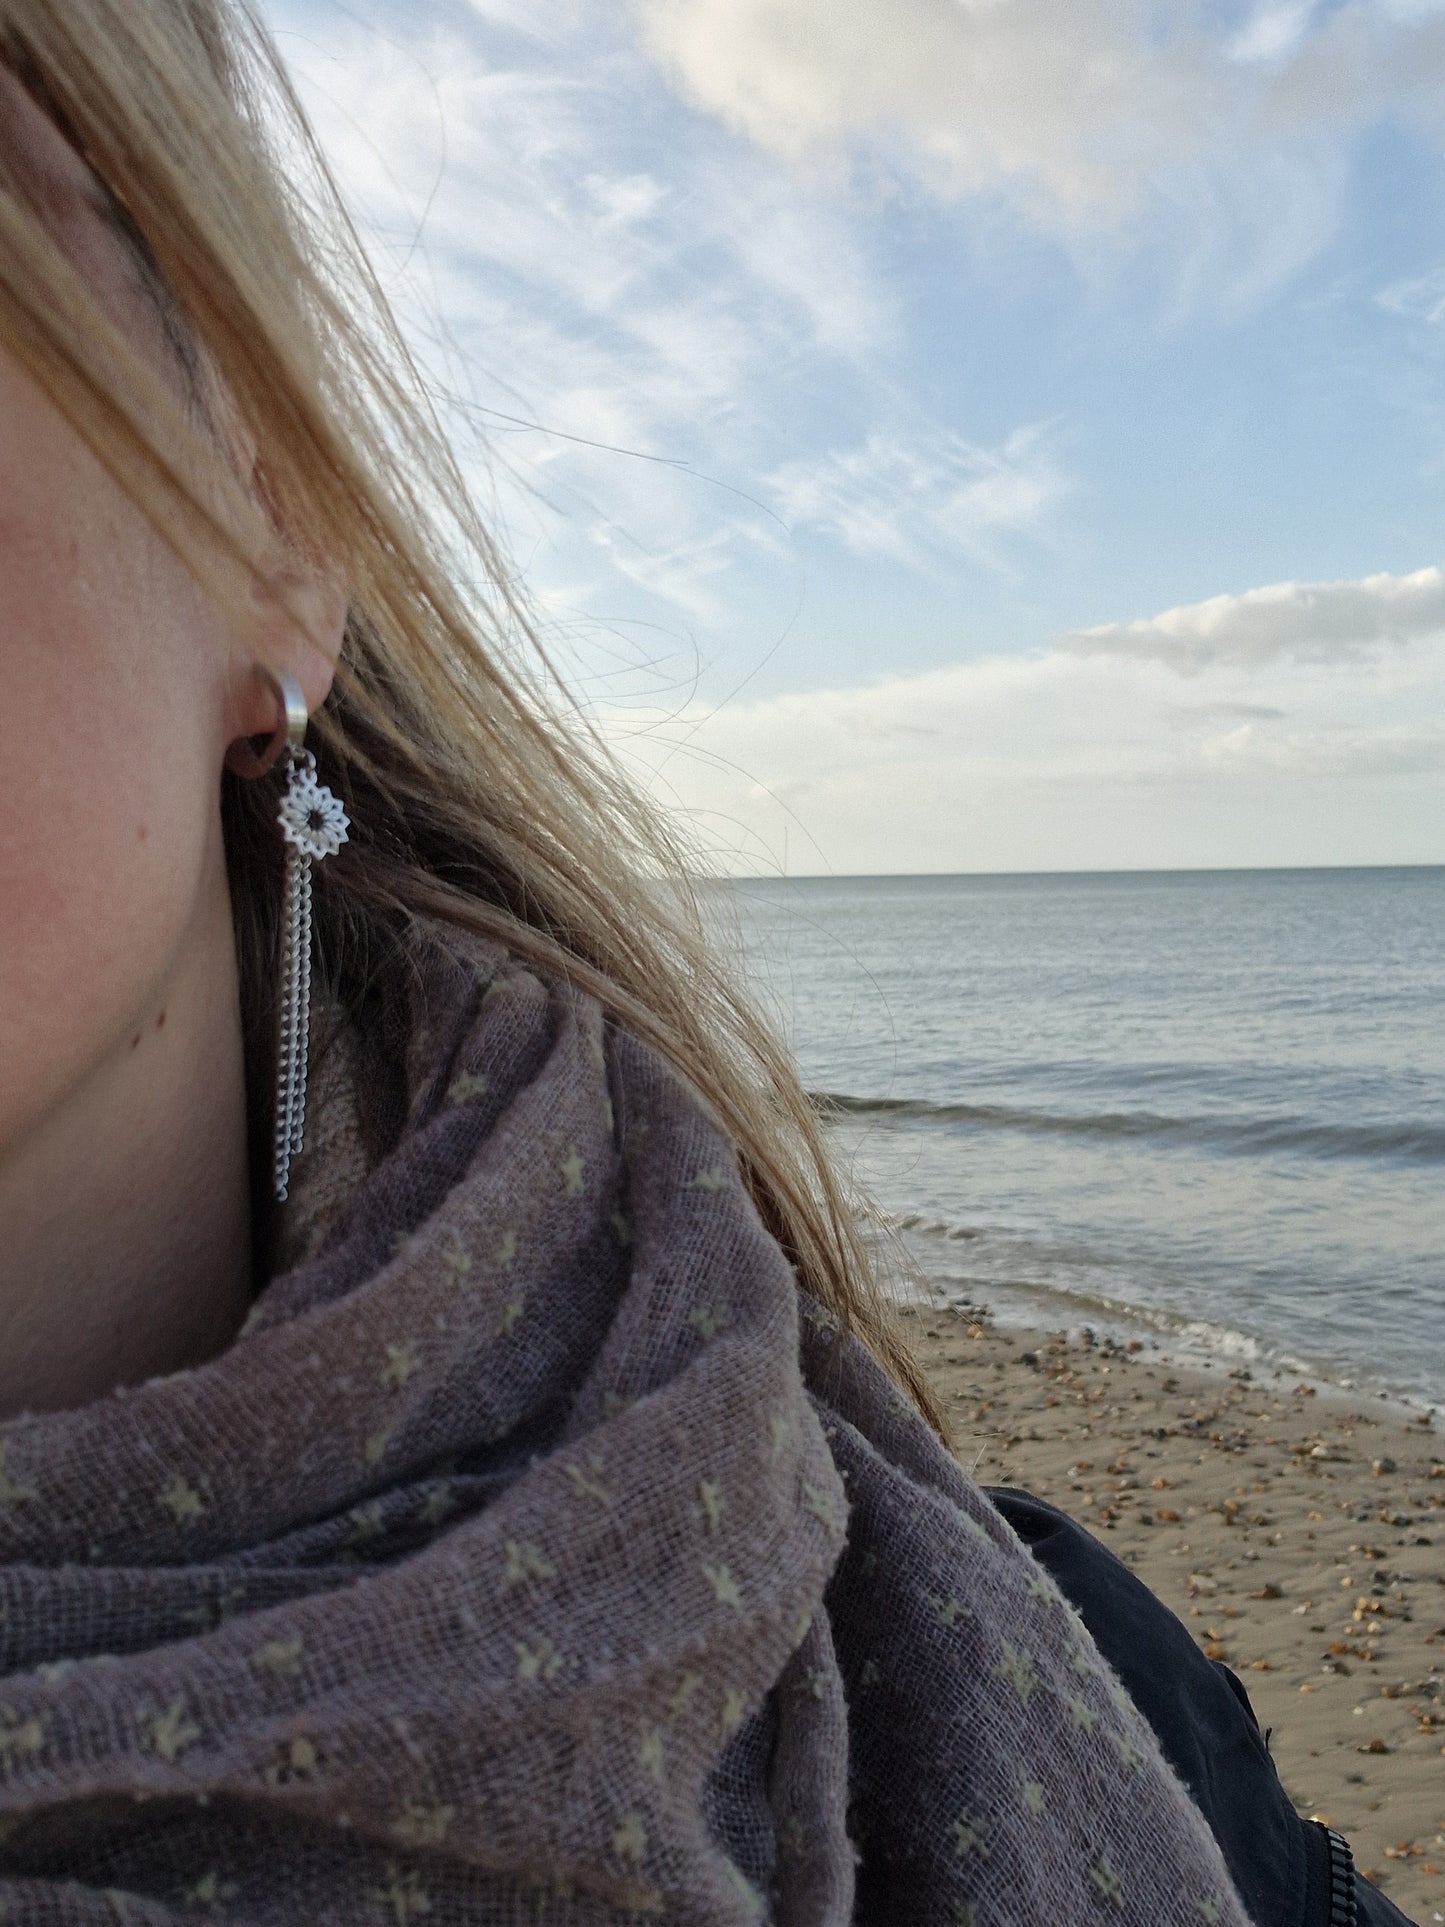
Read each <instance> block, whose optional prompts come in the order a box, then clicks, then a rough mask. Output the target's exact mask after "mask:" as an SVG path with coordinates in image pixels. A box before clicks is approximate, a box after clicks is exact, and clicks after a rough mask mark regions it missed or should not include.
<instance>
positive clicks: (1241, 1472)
mask: <svg viewBox="0 0 1445 1927" xmlns="http://www.w3.org/2000/svg"><path fill="white" fill-rule="evenodd" d="M907 1323H908V1327H909V1329H910V1333H911V1335H912V1336H913V1338H914V1340H915V1342H916V1343H917V1345H918V1349H919V1352H920V1354H921V1356H922V1357H923V1359H924V1361H925V1363H926V1365H927V1367H928V1369H929V1372H930V1374H931V1376H932V1378H933V1380H934V1383H935V1384H936V1385H937V1386H938V1388H939V1390H940V1391H941V1393H942V1394H943V1396H944V1398H945V1400H946V1402H947V1407H948V1411H949V1416H950V1419H951V1421H952V1424H953V1427H954V1431H955V1436H956V1440H957V1445H958V1451H959V1457H960V1458H961V1459H962V1461H963V1463H964V1464H965V1465H966V1466H967V1467H968V1468H969V1470H970V1471H972V1472H973V1474H974V1476H975V1477H976V1478H977V1479H979V1481H980V1482H981V1483H984V1484H990V1485H1021V1486H1025V1487H1027V1488H1028V1489H1029V1490H1030V1491H1033V1492H1037V1493H1038V1494H1040V1496H1042V1497H1044V1498H1047V1499H1050V1500H1051V1501H1052V1502H1053V1503H1054V1504H1055V1505H1057V1506H1059V1507H1061V1508H1062V1509H1063V1510H1064V1511H1066V1512H1068V1513H1070V1514H1071V1515H1072V1516H1073V1517H1074V1518H1075V1519H1077V1520H1079V1522H1080V1523H1081V1524H1083V1525H1085V1526H1087V1527H1088V1528H1089V1530H1090V1531H1091V1532H1094V1533H1096V1534H1097V1535H1098V1536H1099V1537H1100V1538H1101V1539H1102V1540H1103V1541H1104V1543H1105V1544H1106V1545H1107V1546H1108V1547H1109V1548H1110V1549H1111V1550H1112V1551H1113V1552H1115V1553H1117V1554H1118V1555H1119V1557H1120V1558H1122V1559H1124V1560H1125V1561H1127V1563H1128V1564H1129V1565H1130V1566H1132V1567H1133V1569H1134V1570H1135V1571H1136V1572H1137V1573H1138V1574H1139V1576H1140V1578H1141V1579H1143V1580H1144V1581H1145V1583H1146V1584H1147V1585H1149V1586H1150V1587H1152V1588H1153V1590H1154V1591H1155V1592H1156V1593H1157V1594H1158V1595H1159V1597H1160V1598H1161V1599H1162V1600H1164V1602H1165V1603H1166V1604H1167V1605H1168V1606H1169V1607H1170V1608H1172V1610H1173V1611H1174V1612H1176V1613H1177V1614H1178V1615H1179V1616H1180V1618H1181V1619H1182V1620H1183V1621H1184V1624H1185V1625H1186V1626H1188V1627H1189V1629H1190V1630H1191V1632H1193V1633H1194V1634H1195V1636H1196V1637H1197V1638H1198V1640H1199V1642H1200V1644H1201V1646H1202V1647H1203V1648H1204V1650H1205V1651H1206V1652H1207V1653H1208V1654H1209V1655H1210V1656H1211V1657H1212V1658H1217V1659H1223V1660H1225V1661H1227V1662H1228V1664H1229V1665H1230V1666H1232V1667H1233V1668H1234V1670H1235V1671H1236V1672H1237V1673H1238V1674H1239V1676H1240V1678H1241V1679H1242V1680H1243V1681H1244V1683H1245V1685H1246V1687H1247V1688H1248V1690H1249V1695H1250V1699H1251V1701H1252V1702H1253V1705H1254V1709H1255V1712H1256V1714H1257V1715H1258V1718H1259V1722H1260V1724H1261V1726H1263V1727H1268V1728H1271V1729H1272V1734H1271V1739H1270V1748H1271V1751H1272V1753H1273V1755H1274V1759H1275V1762H1276V1764H1277V1766H1278V1768H1279V1773H1280V1778H1281V1779H1282V1780H1283V1782H1284V1785H1285V1787H1286V1788H1287V1790H1288V1792H1289V1794H1290V1796H1291V1798H1292V1799H1293V1800H1294V1801H1295V1804H1296V1806H1297V1807H1298V1808H1299V1809H1300V1811H1301V1812H1304V1813H1309V1814H1313V1815H1316V1816H1318V1817H1319V1818H1321V1819H1324V1820H1327V1821H1328V1822H1329V1823H1330V1825H1332V1826H1335V1827H1338V1828H1339V1830H1340V1831H1341V1832H1342V1833H1343V1834H1345V1836H1346V1837H1347V1838H1348V1839H1349V1841H1350V1843H1351V1845H1352V1846H1353V1848H1354V1850H1355V1857H1356V1860H1357V1862H1358V1863H1359V1865H1360V1866H1361V1867H1362V1868H1364V1869H1365V1871H1366V1872H1368V1874H1369V1876H1370V1878H1371V1879H1372V1880H1374V1881H1376V1882H1377V1883H1378V1885H1380V1886H1381V1887H1382V1888H1384V1890H1385V1891H1386V1892H1387V1893H1388V1894H1389V1895H1390V1897H1391V1898H1392V1899H1393V1900H1394V1902H1395V1904H1396V1905H1397V1906H1398V1907H1400V1908H1401V1909H1402V1910H1403V1911H1404V1912H1405V1913H1406V1914H1407V1915H1408V1916H1409V1917H1410V1918H1411V1919H1412V1920H1415V1921H1419V1922H1424V1923H1429V1924H1430V1927H1433V1924H1434V1923H1435V1922H1437V1921H1442V1920H1445V1437H1442V1433H1445V1424H1442V1422H1441V1420H1440V1418H1439V1417H1438V1416H1437V1418H1436V1420H1435V1422H1434V1423H1429V1424H1427V1423H1421V1422H1419V1420H1418V1418H1415V1417H1412V1416H1411V1415H1410V1414H1408V1413H1406V1412H1404V1411H1402V1410H1400V1409H1399V1408H1397V1407H1393V1406H1388V1405H1386V1404H1384V1403H1383V1402H1380V1401H1375V1400H1371V1399H1369V1398H1368V1397H1364V1396H1361V1395H1359V1394H1351V1393H1344V1392H1339V1391H1337V1390H1331V1389H1328V1388H1325V1387H1315V1386H1311V1385H1307V1384H1305V1383H1302V1382H1301V1381H1299V1380H1297V1379H1293V1378H1290V1377H1288V1376H1278V1377H1276V1376H1275V1375H1274V1374H1273V1373H1261V1374H1260V1375H1259V1376H1257V1377H1255V1376H1251V1374H1250V1372H1249V1371H1248V1370H1245V1369H1243V1368H1241V1369H1239V1370H1236V1371H1234V1372H1226V1371H1225V1370H1224V1369H1222V1368H1221V1369H1219V1370H1218V1371H1215V1370H1208V1369H1202V1368H1200V1367H1199V1366H1198V1365H1197V1364H1193V1365H1181V1364H1179V1363H1177V1362H1173V1361H1172V1360H1171V1359H1170V1357H1169V1355H1168V1354H1167V1352H1166V1351H1165V1350H1164V1349H1162V1348H1160V1349H1154V1348H1152V1346H1150V1345H1149V1344H1148V1343H1147V1342H1146V1343H1144V1344H1142V1345H1141V1344H1140V1343H1139V1341H1130V1344H1129V1345H1128V1346H1126V1345H1124V1344H1123V1343H1121V1342H1119V1341H1115V1340H1098V1341H1092V1342H1091V1335H1090V1334H1087V1333H1085V1334H1081V1333H1080V1332H1079V1331H1078V1330H1077V1329H1075V1330H1073V1331H1071V1332H1069V1333H1068V1334H1067V1335H1065V1334H1063V1333H1051V1332H1039V1331H1024V1330H1020V1329H1017V1328H1014V1327H1004V1328H995V1326H994V1325H993V1323H992V1321H991V1320H990V1319H989V1317H988V1315H987V1312H986V1311H983V1310H978V1311H969V1310H964V1311H960V1312H954V1311H945V1310H936V1309H933V1308H931V1307H930V1308H928V1309H926V1310H923V1311H919V1312H916V1313H910V1314H908V1317H907Z"/></svg>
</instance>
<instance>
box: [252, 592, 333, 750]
mask: <svg viewBox="0 0 1445 1927" xmlns="http://www.w3.org/2000/svg"><path fill="white" fill-rule="evenodd" d="M258 594H259V599H260V600H262V601H263V603H264V605H265V610H266V613H265V615H264V616H263V619H262V625H261V628H262V638H261V640H260V642H259V646H258V647H257V648H256V649H255V656H256V657H258V658H259V659H261V660H262V661H264V662H265V663H267V664H268V666H269V667H271V668H272V669H278V670H286V671H287V672H288V673H289V674H291V675H292V676H294V677H295V678H296V681H297V682H298V683H299V684H300V685H301V692H302V694H303V696H304V697H305V699H306V713H307V714H308V715H314V714H315V712H316V711H317V710H318V709H320V707H321V705H322V704H323V703H324V702H325V701H326V698H327V696H328V695H329V694H330V691H331V685H332V682H333V681H334V680H335V676H336V665H337V662H338V661H339V660H340V657H341V645H342V641H343V639H344V637H345V634H346V618H347V614H348V610H349V606H350V605H349V601H348V597H347V594H346V583H345V581H344V580H343V578H342V575H341V571H340V570H339V569H336V568H332V567H329V566H326V565H322V564H315V565H308V564H300V563H298V562H297V561H296V560H295V559H294V557H293V558H292V560H291V562H290V564H289V566H288V567H287V568H286V569H285V570H284V571H283V573H282V574H280V575H279V576H276V577H273V578H272V580H271V581H270V582H269V583H268V584H267V585H266V586H265V588H264V589H263V590H261V591H259V592H258ZM251 667H252V659H251V652H249V651H248V652H247V656H246V658H244V659H240V660H238V661H237V664H236V673H235V674H234V675H233V677H232V693H231V705H230V714H229V716H228V718H227V729H226V734H227V740H228V741H233V740H234V739H235V738H236V737H237V736H262V735H269V734H270V732H271V731H272V730H273V729H274V728H275V727H276V715H275V701H274V698H273V697H272V695H271V692H270V690H269V689H268V688H267V685H266V683H265V681H264V679H263V678H261V677H260V676H256V675H252V674H250V673H249V672H250V669H251Z"/></svg>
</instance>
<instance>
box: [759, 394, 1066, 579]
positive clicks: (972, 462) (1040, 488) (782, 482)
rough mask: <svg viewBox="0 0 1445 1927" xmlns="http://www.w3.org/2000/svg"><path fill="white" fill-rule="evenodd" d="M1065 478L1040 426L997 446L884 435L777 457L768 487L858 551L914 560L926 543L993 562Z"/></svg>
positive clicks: (1044, 508)
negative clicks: (807, 454)
mask: <svg viewBox="0 0 1445 1927" xmlns="http://www.w3.org/2000/svg"><path fill="white" fill-rule="evenodd" d="M1067 486H1068V485H1067V482H1066V479H1065V477H1064V475H1063V473H1062V471H1061V469H1060V467H1059V464H1058V462H1057V460H1056V459H1055V456H1054V454H1053V451H1052V449H1051V447H1050V445H1049V442H1048V438H1047V436H1046V434H1045V432H1044V430H1043V429H1041V428H1039V427H1037V426H1035V427H1026V428H1020V429H1017V430H1016V431H1015V432H1014V433H1013V434H1012V435H1010V436H1009V438H1008V439H1007V441H1005V442H1004V443H1003V444H1002V446H1000V447H998V448H980V447H978V446H977V445H976V444H974V443H972V442H967V441H965V440H964V439H963V438H962V437H961V436H959V435H949V434H940V433H937V432H935V433H933V434H930V435H924V436H920V437H917V438H914V439H906V438H904V437H902V436H900V435H894V434H885V433H882V432H879V433H876V434H873V435H870V436H868V438H867V439H866V440H865V441H864V442H862V443H861V444H859V445H858V446H856V447H853V448H848V449H834V450H830V451H829V452H828V453H826V454H824V455H822V456H821V457H818V458H815V459H813V460H809V461H800V462H785V463H784V464H782V466H781V467H779V468H778V469H776V470H775V471H774V472H773V474H771V475H770V476H768V478H767V481H766V487H767V489H768V491H769V493H770V494H771V495H772V498H773V500H774V502H775V503H776V504H777V507H778V511H779V513H780V514H781V515H782V517H783V519H784V520H785V521H786V522H788V523H789V524H790V525H792V526H794V527H804V526H808V527H813V528H819V529H825V530H827V531H828V532H829V533H831V534H833V535H835V536H837V538H838V539H839V540H840V541H841V542H843V543H844V544H845V546H846V547H848V548H850V549H852V550H854V551H855V553H857V554H859V555H875V556H885V557H888V558H890V559H892V560H893V561H896V562H904V563H909V564H917V563H918V562H919V561H920V560H921V559H922V558H923V556H924V555H926V553H927V552H928V550H929V549H930V548H944V549H962V550H964V551H966V552H968V553H969V554H972V555H975V556H979V557H981V558H984V559H992V558H993V556H994V554H995V548H996V543H997V539H998V537H999V536H1001V535H1006V534H1010V533H1017V532H1019V531H1022V530H1028V529H1032V528H1034V527H1035V526H1036V525H1037V524H1038V523H1039V522H1040V521H1041V520H1042V519H1043V518H1044V517H1045V516H1046V515H1047V513H1048V511H1049V510H1050V509H1051V508H1052V507H1053V506H1054V505H1055V503H1057V502H1058V501H1059V500H1060V498H1061V497H1062V496H1063V495H1064V493H1065V492H1066V489H1067Z"/></svg>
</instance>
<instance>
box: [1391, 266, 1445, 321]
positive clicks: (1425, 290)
mask: <svg viewBox="0 0 1445 1927" xmlns="http://www.w3.org/2000/svg"><path fill="white" fill-rule="evenodd" d="M1375 300H1376V301H1377V302H1378V303H1379V305H1380V307H1382V308H1384V309H1385V310H1386V311H1387V312H1388V313H1390V314H1398V315H1403V316H1404V317H1405V318H1406V320H1409V321H1424V322H1426V323H1428V324H1429V325H1430V326H1431V327H1438V326H1439V324H1440V323H1441V322H1442V321H1445V268H1433V269H1432V270H1431V271H1430V273H1429V274H1422V275H1417V276H1415V277H1413V278H1412V279H1410V280H1407V281H1395V282H1392V283H1391V285H1390V286H1389V287H1388V288H1381V290H1380V292H1379V293H1378V294H1377V295H1376V296H1375Z"/></svg>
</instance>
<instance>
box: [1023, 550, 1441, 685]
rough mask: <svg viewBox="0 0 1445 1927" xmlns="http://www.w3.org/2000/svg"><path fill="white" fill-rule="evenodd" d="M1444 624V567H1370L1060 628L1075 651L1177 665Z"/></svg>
mask: <svg viewBox="0 0 1445 1927" xmlns="http://www.w3.org/2000/svg"><path fill="white" fill-rule="evenodd" d="M1442 631H1445V573H1442V571H1441V570H1440V569H1438V568H1428V569H1417V570H1416V571H1415V573H1414V574H1413V575H1371V576H1366V577H1365V578H1364V580H1363V581H1360V582H1275V583H1271V584H1270V585H1269V586H1268V587H1267V588H1261V589H1249V590H1246V591H1245V593H1244V594H1243V595H1218V596H1211V597H1210V598H1209V600H1208V601H1207V602H1192V603H1188V604H1185V605H1184V606H1183V607H1181V608H1178V609H1165V610H1164V611H1163V613H1162V614H1160V615H1157V616H1147V617H1143V618H1141V619H1139V620H1137V621H1134V622H1106V623H1101V624H1099V625H1098V626H1097V627H1095V628H1090V629H1080V630H1077V631H1075V632H1074V633H1073V634H1072V635H1066V636H1061V637H1060V638H1059V644H1058V646H1059V647H1060V648H1061V649H1063V650H1065V651H1068V652H1069V653H1071V654H1074V655H1081V656H1128V657H1133V658H1135V659H1137V660H1142V661H1150V662H1160V663H1165V664H1167V665H1168V666H1169V667H1170V668H1171V669H1175V670H1178V671H1179V672H1180V673H1181V674H1185V675H1193V674H1197V673H1198V672H1199V671H1200V670H1202V669H1207V668H1210V667H1213V666H1218V665H1223V664H1232V665H1238V666H1242V667H1250V666H1255V665H1259V664H1264V663H1270V662H1277V661H1281V660H1289V661H1293V662H1303V663H1309V662H1322V663H1329V662H1333V663H1342V662H1343V663H1355V662H1362V661H1365V660H1367V659H1368V658H1369V657H1371V656H1375V655H1378V654H1379V653H1380V651H1381V650H1383V649H1385V648H1389V647H1395V648H1399V647H1401V646H1403V645H1404V644H1406V643H1409V642H1413V641H1416V640H1418V639H1419V638H1421V637H1426V636H1433V635H1438V634H1440V633H1441V632H1442Z"/></svg>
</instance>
